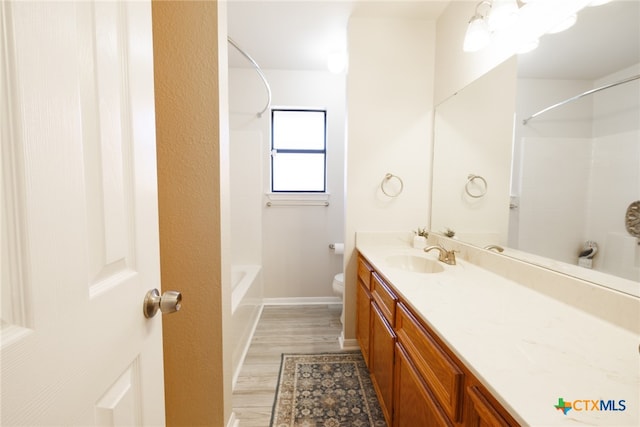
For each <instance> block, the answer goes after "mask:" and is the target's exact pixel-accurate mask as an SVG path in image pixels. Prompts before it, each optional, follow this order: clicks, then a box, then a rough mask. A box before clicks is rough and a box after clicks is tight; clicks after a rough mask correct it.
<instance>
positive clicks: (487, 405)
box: [466, 386, 518, 427]
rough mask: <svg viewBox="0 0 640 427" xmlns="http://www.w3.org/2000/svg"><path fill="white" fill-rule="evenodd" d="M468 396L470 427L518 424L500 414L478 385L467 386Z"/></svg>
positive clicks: (507, 426) (505, 426) (508, 426)
mask: <svg viewBox="0 0 640 427" xmlns="http://www.w3.org/2000/svg"><path fill="white" fill-rule="evenodd" d="M467 396H469V403H470V405H469V409H470V411H469V412H470V414H469V420H468V421H467V424H466V425H468V426H470V427H511V426H517V425H518V424H516V423H510V422H508V421H507V420H505V418H504V417H503V416H502V415H501V414H500V412H499V411H498V409H496V408H495V407H494V406H493V405H492V404H491V402H490V401H489V400H488V399H487V398H486V397H485V395H484V394H483V393H482V390H480V388H478V387H476V386H471V387H468V388H467Z"/></svg>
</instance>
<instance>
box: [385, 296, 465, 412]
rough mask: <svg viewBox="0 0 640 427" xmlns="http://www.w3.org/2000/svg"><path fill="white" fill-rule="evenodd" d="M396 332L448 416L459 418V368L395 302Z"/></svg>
mask: <svg viewBox="0 0 640 427" xmlns="http://www.w3.org/2000/svg"><path fill="white" fill-rule="evenodd" d="M396 331H397V334H398V341H399V342H400V343H401V344H402V346H403V347H404V348H405V349H406V350H407V353H408V354H409V356H410V358H411V360H412V362H413V363H414V365H415V367H416V369H417V370H418V372H419V373H420V375H421V376H422V377H423V379H424V381H425V382H426V383H427V385H428V386H429V388H430V389H431V390H432V391H433V394H434V396H435V397H436V399H438V401H439V403H440V404H441V405H442V408H443V409H444V410H445V412H446V413H447V415H448V416H449V418H451V419H452V420H453V421H460V419H461V417H462V410H461V408H462V393H463V384H464V373H463V372H462V370H461V369H460V368H459V367H458V366H457V365H456V364H455V362H454V361H453V360H452V359H451V357H449V355H448V354H447V353H446V352H445V351H444V350H443V349H442V348H441V347H440V345H439V344H438V343H437V342H436V341H435V339H434V338H433V337H432V336H431V335H430V334H429V333H428V332H427V330H426V329H425V328H423V327H422V326H421V325H420V324H419V322H418V321H417V320H416V319H415V318H414V317H413V316H412V315H411V313H409V311H408V309H407V308H406V307H405V306H404V305H403V304H398V321H397V324H396Z"/></svg>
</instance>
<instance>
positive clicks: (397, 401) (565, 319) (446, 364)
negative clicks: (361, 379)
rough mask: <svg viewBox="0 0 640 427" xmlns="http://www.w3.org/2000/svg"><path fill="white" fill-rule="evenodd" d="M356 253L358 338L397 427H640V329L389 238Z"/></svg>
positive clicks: (360, 245)
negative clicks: (639, 426) (446, 261)
mask: <svg viewBox="0 0 640 427" xmlns="http://www.w3.org/2000/svg"><path fill="white" fill-rule="evenodd" d="M357 249H358V261H357V263H358V266H357V293H356V295H357V331H356V335H357V339H358V342H359V344H360V347H361V349H362V353H363V356H364V358H365V360H366V362H367V364H368V367H369V371H370V373H371V377H372V381H373V383H374V386H375V388H376V392H377V394H378V398H379V401H380V404H381V407H382V410H383V412H384V414H385V417H386V419H387V423H388V425H389V426H394V427H396V426H417V425H420V426H518V425H539V426H540V425H544V426H549V425H559V426H561V425H611V426H626V425H630V426H631V425H638V417H639V406H638V404H639V401H640V399H639V394H640V363H639V362H640V354H639V350H638V344H640V339H639V337H638V331H637V330H629V329H628V328H624V327H620V326H619V325H616V324H615V323H612V322H610V321H608V320H607V319H602V318H600V317H596V316H593V315H592V314H591V313H587V312H584V311H583V310H579V309H576V308H575V307H572V306H571V305H569V304H566V303H564V302H562V301H558V300H556V299H554V298H550V297H549V296H547V295H544V294H543V293H541V292H538V291H536V290H532V289H530V288H529V287H527V286H523V285H521V284H519V283H517V282H515V281H512V280H508V279H506V278H505V277H503V276H500V275H497V274H494V273H492V272H491V271H488V270H486V269H483V268H480V267H478V266H477V265H474V264H472V263H470V262H468V261H466V260H464V259H462V258H465V257H466V256H467V254H466V253H463V254H461V255H463V256H461V257H459V260H458V262H457V264H456V265H445V264H444V263H441V262H439V261H438V260H437V257H436V255H437V254H435V253H429V254H427V253H424V251H422V250H420V249H413V248H411V246H410V245H409V242H408V240H407V241H405V240H403V239H402V238H401V237H392V238H389V237H388V236H387V238H386V239H383V240H376V239H371V238H367V239H365V238H357ZM447 249H449V248H447ZM576 298H582V297H579V296H577V295H576ZM634 303H635V304H636V305H635V306H634V305H633V304H634ZM625 304H629V300H625V301H624V303H623V304H621V307H622V306H623V305H625ZM631 307H632V308H631V312H633V307H637V308H639V309H640V304H637V300H633V299H632V300H631ZM635 314H636V316H638V317H637V318H636V320H639V319H640V311H637V312H636V313H635ZM587 401H588V402H590V403H589V404H588V405H591V407H592V408H591V409H593V408H595V406H594V405H596V404H595V403H593V402H596V401H598V402H599V401H602V402H604V403H603V405H604V406H603V407H602V408H604V410H597V411H596V410H589V407H588V405H587V404H586V403H582V402H587ZM559 402H562V404H564V403H565V402H569V403H572V402H573V406H572V408H571V409H569V410H566V409H562V408H557V406H562V405H560V404H559ZM597 405H600V403H598V404H597ZM602 408H601V409H602Z"/></svg>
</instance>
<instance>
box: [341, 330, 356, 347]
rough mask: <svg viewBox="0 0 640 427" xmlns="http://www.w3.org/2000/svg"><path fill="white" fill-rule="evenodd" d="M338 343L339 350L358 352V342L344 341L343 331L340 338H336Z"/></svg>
mask: <svg viewBox="0 0 640 427" xmlns="http://www.w3.org/2000/svg"><path fill="white" fill-rule="evenodd" d="M338 342H339V343H340V348H341V349H342V350H360V344H359V343H358V340H354V339H348V340H347V339H345V338H344V331H342V333H341V334H340V337H338Z"/></svg>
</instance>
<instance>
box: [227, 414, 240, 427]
mask: <svg viewBox="0 0 640 427" xmlns="http://www.w3.org/2000/svg"><path fill="white" fill-rule="evenodd" d="M227 427H240V420H239V419H237V418H236V413H235V412H232V413H231V416H230V417H229V422H228V423H227Z"/></svg>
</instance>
